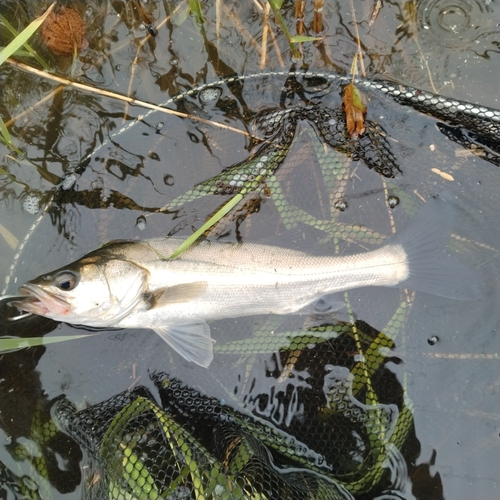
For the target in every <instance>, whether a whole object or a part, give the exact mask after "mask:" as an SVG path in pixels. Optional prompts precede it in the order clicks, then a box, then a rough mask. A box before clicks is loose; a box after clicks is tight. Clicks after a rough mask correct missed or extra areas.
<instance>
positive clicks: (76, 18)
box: [41, 6, 88, 56]
mask: <svg viewBox="0 0 500 500" xmlns="http://www.w3.org/2000/svg"><path fill="white" fill-rule="evenodd" d="M85 29H86V28H85V21H84V20H83V19H82V17H81V16H80V14H78V12H76V10H73V9H70V8H69V7H64V6H63V7H60V8H59V9H57V10H56V11H52V12H51V13H50V15H49V16H48V17H47V19H46V20H45V22H44V23H43V25H42V32H41V34H42V40H43V43H45V45H46V46H47V47H48V48H49V49H50V50H51V51H52V52H53V53H54V54H56V55H57V56H70V55H72V54H74V52H75V50H80V49H85V48H86V47H87V46H88V42H87V39H86V38H85Z"/></svg>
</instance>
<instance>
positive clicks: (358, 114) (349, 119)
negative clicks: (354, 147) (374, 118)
mask: <svg viewBox="0 0 500 500" xmlns="http://www.w3.org/2000/svg"><path fill="white" fill-rule="evenodd" d="M342 109H343V110H344V113H345V118H346V126H347V133H348V134H349V135H350V136H351V137H352V138H354V139H355V138H357V137H358V136H359V135H361V134H363V133H364V131H365V116H366V105H365V98H364V96H363V94H362V93H361V92H360V91H359V90H358V89H357V88H356V87H355V86H354V83H353V82H351V83H350V84H349V85H347V86H345V87H344V96H343V97H342Z"/></svg>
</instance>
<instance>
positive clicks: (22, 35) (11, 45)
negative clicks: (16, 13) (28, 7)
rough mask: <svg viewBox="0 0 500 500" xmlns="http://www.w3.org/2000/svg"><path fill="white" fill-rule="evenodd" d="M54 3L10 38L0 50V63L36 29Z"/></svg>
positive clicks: (17, 48) (18, 47)
mask: <svg viewBox="0 0 500 500" xmlns="http://www.w3.org/2000/svg"><path fill="white" fill-rule="evenodd" d="M55 4H56V3H55V2H54V3H53V4H52V5H51V6H50V7H49V8H48V9H47V10H46V12H45V14H43V16H40V17H38V18H37V19H35V20H34V21H33V22H31V23H30V24H29V26H28V27H26V28H25V29H24V30H23V31H21V33H19V35H17V36H16V38H14V40H12V42H10V43H9V45H7V47H5V48H4V49H3V50H2V51H1V52H0V65H1V64H3V63H4V62H5V61H6V60H7V59H8V58H9V57H10V56H11V55H12V54H14V53H15V52H17V51H18V50H19V49H20V48H21V47H22V46H23V45H24V44H25V43H26V42H27V41H28V40H29V39H30V38H31V37H32V36H33V34H34V33H35V32H36V30H37V29H38V28H39V27H40V26H41V24H42V23H43V22H44V21H45V19H46V18H47V16H48V15H49V14H50V13H51V11H52V9H53V8H54V5H55Z"/></svg>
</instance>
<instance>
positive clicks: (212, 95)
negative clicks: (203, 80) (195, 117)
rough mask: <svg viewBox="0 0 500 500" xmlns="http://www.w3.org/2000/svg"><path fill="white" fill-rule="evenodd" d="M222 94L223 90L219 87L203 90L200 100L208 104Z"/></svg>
mask: <svg viewBox="0 0 500 500" xmlns="http://www.w3.org/2000/svg"><path fill="white" fill-rule="evenodd" d="M221 94H222V90H221V89H219V88H217V87H212V88H209V89H205V90H202V91H201V92H200V101H201V102H203V103H205V104H207V103H210V102H214V101H217V100H218V99H219V97H220V96H221Z"/></svg>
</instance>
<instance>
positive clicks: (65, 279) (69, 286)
mask: <svg viewBox="0 0 500 500" xmlns="http://www.w3.org/2000/svg"><path fill="white" fill-rule="evenodd" d="M54 281H55V284H56V286H57V288H60V289H61V290H63V291H65V292H69V291H70V290H73V288H75V286H76V285H77V284H78V277H77V276H76V274H75V273H72V272H70V271H62V272H61V273H59V274H58V275H57V276H56V277H55V278H54Z"/></svg>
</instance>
